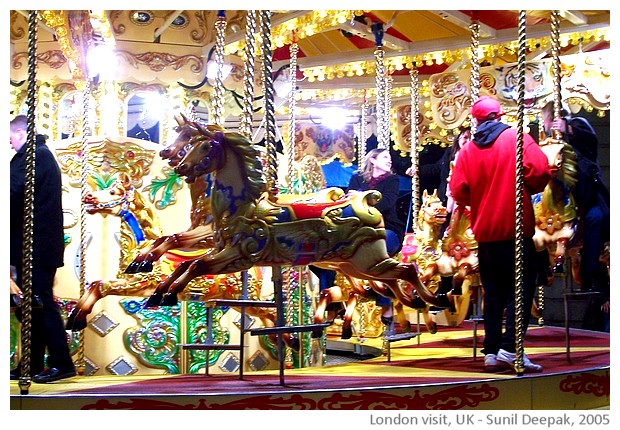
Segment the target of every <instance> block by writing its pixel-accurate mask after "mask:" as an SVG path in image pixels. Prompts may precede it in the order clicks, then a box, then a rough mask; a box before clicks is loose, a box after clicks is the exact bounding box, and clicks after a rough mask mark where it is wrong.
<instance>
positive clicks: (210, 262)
mask: <svg viewBox="0 0 620 430" xmlns="http://www.w3.org/2000/svg"><path fill="white" fill-rule="evenodd" d="M239 253H240V251H239V249H238V248H237V247H232V248H225V249H224V250H223V251H221V252H218V253H217V254H215V255H204V256H202V257H200V258H196V259H194V260H188V261H187V263H188V265H187V266H186V265H184V264H183V263H185V262H183V263H181V264H179V267H177V268H176V269H175V270H174V272H172V275H175V276H174V277H173V276H172V275H171V276H169V277H168V278H167V279H166V280H165V281H164V282H163V284H164V287H162V288H161V289H159V288H160V286H159V285H158V286H157V288H158V290H159V292H163V291H164V289H165V293H163V295H162V298H161V306H174V305H176V304H177V303H178V302H179V299H178V294H179V293H180V292H181V291H183V290H184V289H185V287H187V284H189V283H190V282H191V281H192V279H194V278H197V277H199V276H203V275H220V274H224V273H233V272H238V271H243V270H247V269H249V268H250V267H251V266H250V264H251V263H250V261H249V260H246V261H245V262H244V263H241V262H240V261H239V258H240V257H241V256H240V255H239ZM181 267H182V270H179V268H181ZM171 278H174V279H172V280H171V281H169V280H170V279H171ZM156 292H157V290H156ZM153 295H155V293H154V294H153Z"/></svg>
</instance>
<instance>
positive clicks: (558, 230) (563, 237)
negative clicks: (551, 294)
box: [532, 138, 578, 272]
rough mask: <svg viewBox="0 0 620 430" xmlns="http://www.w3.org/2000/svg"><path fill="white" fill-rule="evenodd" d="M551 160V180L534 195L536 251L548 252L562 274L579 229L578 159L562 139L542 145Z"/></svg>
mask: <svg viewBox="0 0 620 430" xmlns="http://www.w3.org/2000/svg"><path fill="white" fill-rule="evenodd" d="M540 145H541V149H542V150H543V152H544V153H545V154H546V155H547V158H548V160H549V169H550V170H551V173H552V177H551V180H550V181H549V184H547V186H546V187H545V189H544V190H543V191H542V192H541V193H538V194H535V195H533V196H532V205H533V207H534V216H535V218H536V231H535V233H534V244H535V245H536V250H537V251H542V250H544V249H547V250H548V251H549V257H550V258H551V259H552V266H553V268H554V271H555V272H561V271H562V270H563V267H564V259H565V255H566V251H567V247H568V246H569V242H570V241H571V240H572V239H573V237H574V235H575V229H576V227H577V221H578V220H577V208H576V204H575V201H574V199H573V196H572V194H571V189H572V188H573V187H574V186H575V184H576V181H577V156H576V154H575V151H574V150H573V149H572V147H571V146H570V145H568V144H566V143H564V142H563V141H561V140H556V139H551V138H549V139H546V140H544V141H542V142H541V143H540Z"/></svg>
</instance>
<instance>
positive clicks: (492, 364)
mask: <svg viewBox="0 0 620 430" xmlns="http://www.w3.org/2000/svg"><path fill="white" fill-rule="evenodd" d="M498 370H500V366H499V364H498V363H497V355H495V354H487V355H485V356H484V371H485V372H497V371H498Z"/></svg>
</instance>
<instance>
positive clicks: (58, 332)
mask: <svg viewBox="0 0 620 430" xmlns="http://www.w3.org/2000/svg"><path fill="white" fill-rule="evenodd" d="M16 269H17V282H16V283H17V285H18V286H20V288H21V286H22V268H21V266H19V267H16ZM55 275H56V268H55V267H46V266H37V265H34V266H33V268H32V294H35V295H37V296H38V297H39V299H40V302H41V304H42V308H41V309H33V311H32V319H31V321H32V326H31V334H30V374H31V375H36V374H37V373H40V372H41V371H43V369H44V368H45V364H46V363H45V352H46V349H47V353H48V357H47V367H56V368H59V369H61V370H68V369H73V368H74V365H73V360H72V359H71V353H70V351H69V344H68V342H67V332H66V331H65V327H64V323H63V321H62V317H61V316H60V309H59V307H58V304H57V303H56V301H55V300H54V291H53V287H54V276H55Z"/></svg>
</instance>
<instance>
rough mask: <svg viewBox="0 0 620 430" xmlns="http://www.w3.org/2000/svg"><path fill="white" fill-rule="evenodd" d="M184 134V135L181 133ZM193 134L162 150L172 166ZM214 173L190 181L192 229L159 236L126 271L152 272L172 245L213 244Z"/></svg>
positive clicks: (173, 247) (187, 246) (185, 131)
mask: <svg viewBox="0 0 620 430" xmlns="http://www.w3.org/2000/svg"><path fill="white" fill-rule="evenodd" d="M176 119H177V122H178V124H179V126H180V125H181V124H182V123H183V122H185V121H187V118H186V117H185V116H184V115H183V114H181V117H180V118H179V117H177V118H176ZM177 130H178V131H180V132H181V133H188V131H187V129H185V128H183V127H179V128H178V129H177ZM180 137H181V136H180ZM188 139H189V135H186V136H183V137H182V138H179V139H177V140H176V141H175V142H174V143H173V144H171V145H169V146H167V147H166V148H164V149H163V150H161V151H160V152H159V155H160V157H161V158H162V159H164V160H168V163H169V165H170V166H172V167H174V166H176V165H177V164H178V162H179V161H180V160H182V159H183V157H185V154H186V153H187V148H186V147H185V146H186V143H187V142H186V141H187V140H188ZM210 180H211V178H210V175H202V176H199V177H197V178H195V180H194V181H192V183H190V184H189V189H190V196H191V200H192V207H191V212H190V214H191V215H190V221H191V225H190V227H189V229H188V230H186V231H183V232H179V233H174V234H171V235H169V236H161V237H158V238H157V239H156V240H155V241H154V242H153V243H152V244H150V246H147V247H145V248H144V249H143V250H142V251H141V252H140V253H139V254H138V255H137V256H136V258H135V259H134V260H133V261H132V262H131V263H130V264H129V266H128V267H127V269H126V271H125V273H139V272H150V271H152V270H153V264H154V263H155V262H157V261H158V260H159V259H160V258H161V257H162V256H163V255H164V254H165V253H166V252H168V251H170V250H171V249H178V248H181V249H193V248H197V249H205V248H213V246H214V242H213V219H212V217H211V201H210V195H209V191H210V187H209V185H210V184H209V182H210Z"/></svg>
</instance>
